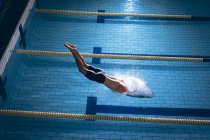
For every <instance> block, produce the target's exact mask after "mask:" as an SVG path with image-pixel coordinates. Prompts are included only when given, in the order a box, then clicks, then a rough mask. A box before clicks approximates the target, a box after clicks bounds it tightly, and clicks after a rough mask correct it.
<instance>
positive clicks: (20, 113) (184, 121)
mask: <svg viewBox="0 0 210 140" xmlns="http://www.w3.org/2000/svg"><path fill="white" fill-rule="evenodd" d="M0 115H11V116H21V117H48V118H65V119H87V120H108V121H128V122H152V123H174V124H192V125H210V120H193V119H174V118H146V117H127V116H97V115H86V114H70V113H56V112H37V111H21V110H3V109H1V110H0Z"/></svg>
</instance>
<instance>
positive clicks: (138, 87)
mask: <svg viewBox="0 0 210 140" xmlns="http://www.w3.org/2000/svg"><path fill="white" fill-rule="evenodd" d="M115 77H116V78H119V79H122V80H123V81H124V83H125V86H126V87H127V88H128V92H126V93H124V95H126V96H131V97H138V98H151V97H153V93H152V91H151V89H149V88H148V87H147V85H146V83H145V81H144V80H142V79H139V78H136V77H134V76H131V75H129V74H126V75H118V74H116V76H115Z"/></svg>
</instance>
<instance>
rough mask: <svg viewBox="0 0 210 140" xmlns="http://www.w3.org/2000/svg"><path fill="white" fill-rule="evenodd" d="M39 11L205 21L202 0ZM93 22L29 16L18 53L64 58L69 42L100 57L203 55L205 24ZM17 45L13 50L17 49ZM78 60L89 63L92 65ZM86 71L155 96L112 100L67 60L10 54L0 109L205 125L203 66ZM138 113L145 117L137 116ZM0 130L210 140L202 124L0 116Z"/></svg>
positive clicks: (134, 63) (133, 63)
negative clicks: (137, 84)
mask: <svg viewBox="0 0 210 140" xmlns="http://www.w3.org/2000/svg"><path fill="white" fill-rule="evenodd" d="M39 4H40V8H44V9H64V10H66V9H68V10H81V11H98V10H106V11H107V12H126V13H151V14H152V13H157V14H182V15H185V14H186V15H196V16H210V9H209V5H210V2H209V1H208V0H202V1H196V0H183V1H180V0H173V1H169V0H168V1H161V0H156V1H155V0H127V1H126V0H123V1H118V0H100V1H96V0H88V1H85V2H84V1H82V0H71V1H69V0H62V1H59V0H40V1H39ZM96 20H97V17H96V16H79V15H71V16H70V15H55V14H43V13H42V14H41V13H33V12H31V13H30V16H29V18H28V19H27V22H26V25H25V26H24V30H26V36H25V38H26V49H34V50H49V51H65V52H67V51H68V50H67V49H66V48H65V47H64V46H63V44H64V43H65V42H70V43H73V44H75V45H77V46H78V50H79V51H80V52H82V53H92V52H93V51H94V48H96V47H99V48H101V50H102V53H126V54H156V55H189V56H190V55H193V56H210V55H209V54H210V45H209V44H210V40H209V36H210V22H209V21H174V20H173V21H169V20H138V21H136V20H130V19H129V18H125V19H109V20H105V23H96ZM19 42H20V39H19V41H18V42H17V43H16V47H15V48H16V49H22V46H20V45H19ZM86 61H87V63H90V64H91V63H92V58H86ZM93 65H94V66H96V67H100V68H102V69H104V71H106V73H107V74H109V75H113V76H115V75H119V74H122V75H126V74H129V75H131V76H135V77H136V78H140V79H142V80H144V81H145V82H146V84H147V86H148V87H149V88H150V89H151V90H152V92H153V93H154V95H155V96H154V97H153V98H143V99H140V98H133V97H128V96H121V95H119V94H116V93H114V92H112V91H111V90H109V89H107V88H106V87H105V86H104V85H102V84H97V83H95V82H92V81H89V80H88V79H86V78H85V77H84V76H83V75H82V74H80V73H79V72H78V70H77V67H76V64H75V61H74V59H73V58H72V57H58V56H50V57H49V56H27V55H18V54H16V53H13V54H12V56H11V58H10V61H9V63H8V65H7V67H6V70H5V72H4V74H3V76H2V77H3V79H6V82H5V83H6V84H5V88H6V92H7V96H6V99H5V100H2V99H1V100H0V108H1V109H17V110H32V111H50V112H51V111H52V112H65V113H80V114H85V113H87V112H89V113H91V112H92V113H96V114H97V115H109V116H115V115H117V116H118V115H122V116H138V117H161V118H188V119H208V120H209V119H210V115H209V113H208V112H209V110H210V94H209V93H210V86H209V83H210V63H209V62H206V63H202V62H201V63H199V62H177V61H146V60H122V59H101V61H100V64H93ZM94 104H95V105H94ZM89 106H91V107H89ZM96 108H97V109H96ZM139 108H144V109H145V108H148V110H149V111H150V110H152V111H151V112H150V113H148V112H146V113H141V112H138V109H139ZM204 109H205V110H204ZM94 110H95V112H94ZM203 110H204V113H203V112H202V111H203ZM188 111H191V113H189V112H188ZM186 112H187V113H186ZM171 114H172V115H171ZM0 124H1V125H0V139H2V140H6V139H9V140H10V139H12V140H13V139H21V140H22V139H23V140H24V139H27V140H28V139H31V140H36V139H40V140H42V139H43V140H44V139H49V140H53V139H55V140H59V139H60V140H65V139H73V140H74V139H85V140H86V139H90V140H91V139H98V140H100V139H124V140H127V139H135V140H137V139H147V140H162V139H167V140H175V139H179V140H184V139H196V140H200V139H203V140H208V139H210V134H209V131H210V127H209V126H205V125H178V124H170V123H168V124H160V123H131V122H116V121H88V120H67V119H50V118H27V117H11V116H0Z"/></svg>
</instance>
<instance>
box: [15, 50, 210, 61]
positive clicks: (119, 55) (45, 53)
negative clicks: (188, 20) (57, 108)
mask: <svg viewBox="0 0 210 140" xmlns="http://www.w3.org/2000/svg"><path fill="white" fill-rule="evenodd" d="M11 52H16V53H17V54H25V55H36V56H72V54H71V53H70V52H57V51H41V50H21V49H17V50H15V51H11ZM80 54H81V56H83V57H92V58H106V59H130V60H154V61H186V62H187V61H188V62H210V57H209V56H202V57H200V56H197V57H193V56H186V57H180V56H179V55H148V54H146V55H143V54H136V55H134V54H125V53H101V54H91V53H80ZM123 54H125V55H123Z"/></svg>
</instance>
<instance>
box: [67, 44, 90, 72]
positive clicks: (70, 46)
mask: <svg viewBox="0 0 210 140" xmlns="http://www.w3.org/2000/svg"><path fill="white" fill-rule="evenodd" d="M64 46H65V47H67V48H68V49H69V50H70V51H71V52H72V50H74V49H75V50H76V51H74V55H75V56H76V57H77V58H78V59H80V61H81V62H82V63H83V66H84V67H85V68H86V69H88V67H89V65H88V64H86V63H85V60H84V58H83V57H82V56H81V55H80V54H79V52H78V51H77V47H76V46H75V45H72V44H68V43H65V44H64ZM72 55H73V53H72ZM74 55H73V56H74Z"/></svg>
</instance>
